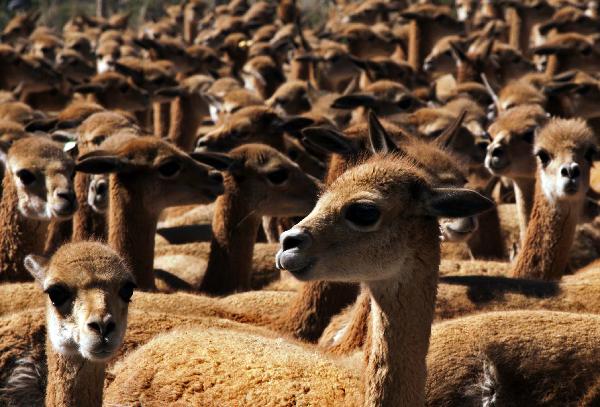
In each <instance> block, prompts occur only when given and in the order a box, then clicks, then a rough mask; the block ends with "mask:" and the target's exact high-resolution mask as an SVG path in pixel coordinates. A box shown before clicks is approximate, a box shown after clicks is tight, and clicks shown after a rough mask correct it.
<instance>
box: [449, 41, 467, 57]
mask: <svg viewBox="0 0 600 407" xmlns="http://www.w3.org/2000/svg"><path fill="white" fill-rule="evenodd" d="M450 50H451V51H452V56H453V57H454V60H455V61H456V62H465V61H468V60H469V57H468V56H467V54H465V52H464V51H463V50H462V49H461V48H460V47H459V46H458V45H457V44H455V43H454V42H452V41H450Z"/></svg>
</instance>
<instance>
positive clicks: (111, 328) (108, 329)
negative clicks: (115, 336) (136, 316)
mask: <svg viewBox="0 0 600 407" xmlns="http://www.w3.org/2000/svg"><path fill="white" fill-rule="evenodd" d="M115 327H116V324H115V323H114V322H113V321H109V322H108V324H106V328H105V329H104V336H107V335H108V334H110V333H111V332H112V331H114V330H115Z"/></svg>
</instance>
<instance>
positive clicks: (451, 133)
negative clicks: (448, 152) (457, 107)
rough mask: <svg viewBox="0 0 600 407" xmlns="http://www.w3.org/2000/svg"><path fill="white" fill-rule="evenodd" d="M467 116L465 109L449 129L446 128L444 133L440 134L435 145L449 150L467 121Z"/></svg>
mask: <svg viewBox="0 0 600 407" xmlns="http://www.w3.org/2000/svg"><path fill="white" fill-rule="evenodd" d="M466 116H467V110H466V109H463V110H462V111H461V112H460V114H459V115H458V117H457V118H456V119H454V121H453V122H452V123H450V125H449V126H448V127H446V129H445V130H444V132H443V133H442V134H440V136H439V137H438V138H436V139H435V143H436V144H437V145H438V146H440V147H442V148H448V147H449V146H450V145H451V144H452V140H454V138H455V137H456V135H457V134H458V133H459V131H460V130H461V127H462V123H463V121H464V120H465V117H466Z"/></svg>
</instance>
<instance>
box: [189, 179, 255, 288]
mask: <svg viewBox="0 0 600 407" xmlns="http://www.w3.org/2000/svg"><path fill="white" fill-rule="evenodd" d="M227 178H230V177H229V176H228V177H227ZM225 181H226V184H225V185H226V193H225V194H224V195H221V196H220V197H219V198H218V199H217V202H216V205H215V213H214V216H213V223H212V227H213V238H212V241H211V245H210V256H209V259H208V265H207V268H206V274H205V275H204V279H203V281H202V284H201V286H200V290H201V291H203V292H206V293H209V294H227V293H231V292H234V291H244V290H248V289H250V274H251V272H252V253H253V251H254V242H255V240H256V233H257V232H258V228H259V227H260V222H261V217H260V216H259V215H256V214H255V213H254V208H253V207H252V205H251V203H250V202H249V201H250V199H248V196H247V194H244V193H243V192H242V191H241V190H239V189H238V188H237V187H236V186H235V185H233V183H232V181H231V179H229V180H227V179H226V180H225Z"/></svg>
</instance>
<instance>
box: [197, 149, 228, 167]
mask: <svg viewBox="0 0 600 407" xmlns="http://www.w3.org/2000/svg"><path fill="white" fill-rule="evenodd" d="M190 157H192V158H193V159H194V160H196V161H198V162H200V163H202V164H205V165H208V166H209V167H213V168H214V169H216V170H219V171H227V170H229V169H230V168H231V167H232V166H233V164H234V163H235V159H233V158H231V157H230V156H228V155H227V154H222V153H212V152H204V151H203V152H194V153H191V154H190Z"/></svg>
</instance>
